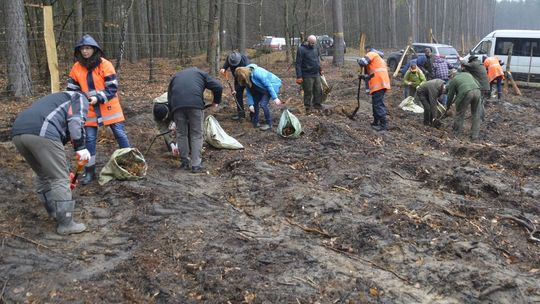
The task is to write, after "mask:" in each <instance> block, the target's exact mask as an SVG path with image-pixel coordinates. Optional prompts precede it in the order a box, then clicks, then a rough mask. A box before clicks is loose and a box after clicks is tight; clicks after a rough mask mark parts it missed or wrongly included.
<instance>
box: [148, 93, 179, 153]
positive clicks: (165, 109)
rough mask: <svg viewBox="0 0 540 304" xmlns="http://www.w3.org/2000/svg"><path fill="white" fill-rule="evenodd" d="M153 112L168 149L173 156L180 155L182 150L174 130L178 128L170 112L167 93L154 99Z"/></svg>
mask: <svg viewBox="0 0 540 304" xmlns="http://www.w3.org/2000/svg"><path fill="white" fill-rule="evenodd" d="M152 114H153V116H154V123H155V124H156V126H157V128H158V131H159V134H163V139H164V140H165V145H166V146H167V150H168V151H169V152H171V153H172V155H173V156H175V157H177V156H178V155H180V152H179V150H178V145H177V144H176V138H175V137H176V136H174V134H173V131H175V130H176V125H175V123H174V122H172V115H170V113H169V102H168V101H167V93H163V95H161V96H159V97H157V98H155V99H154V106H153V108H152ZM174 133H176V132H174Z"/></svg>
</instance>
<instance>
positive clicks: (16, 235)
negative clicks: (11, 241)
mask: <svg viewBox="0 0 540 304" xmlns="http://www.w3.org/2000/svg"><path fill="white" fill-rule="evenodd" d="M0 233H3V234H5V235H9V236H13V237H18V238H20V239H21V240H25V241H27V242H30V243H32V244H34V245H36V246H38V248H39V247H43V248H46V249H49V250H52V249H51V248H49V247H47V246H45V245H43V244H41V243H38V242H36V241H34V240H31V239H29V238H26V237H24V236H22V235H18V234H15V233H13V232H8V231H0Z"/></svg>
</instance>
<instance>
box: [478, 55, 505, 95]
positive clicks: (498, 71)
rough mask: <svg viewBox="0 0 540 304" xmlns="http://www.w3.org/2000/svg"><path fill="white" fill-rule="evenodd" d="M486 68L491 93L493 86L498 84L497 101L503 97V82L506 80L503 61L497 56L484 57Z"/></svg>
mask: <svg viewBox="0 0 540 304" xmlns="http://www.w3.org/2000/svg"><path fill="white" fill-rule="evenodd" d="M483 60H484V66H485V67H486V69H487V74H488V79H489V84H490V91H491V87H492V86H493V84H494V83H495V82H496V83H497V99H501V97H502V81H503V80H504V79H505V78H504V70H503V68H502V65H503V64H501V61H500V60H499V58H497V57H496V56H493V57H483Z"/></svg>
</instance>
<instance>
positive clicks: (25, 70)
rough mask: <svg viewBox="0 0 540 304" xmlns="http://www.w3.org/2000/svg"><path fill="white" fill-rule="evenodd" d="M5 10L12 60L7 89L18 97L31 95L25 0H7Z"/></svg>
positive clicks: (7, 46) (9, 51) (8, 47)
mask: <svg viewBox="0 0 540 304" xmlns="http://www.w3.org/2000/svg"><path fill="white" fill-rule="evenodd" d="M4 12H5V14H4V16H5V18H6V19H5V22H6V26H7V30H6V48H7V58H9V62H10V64H8V69H7V70H8V71H7V72H8V73H7V74H8V84H7V91H8V92H9V93H10V94H13V96H16V97H21V96H30V95H32V80H31V75H30V59H29V57H28V39H27V37H26V23H25V21H26V18H25V16H24V3H23V0H10V1H5V2H4Z"/></svg>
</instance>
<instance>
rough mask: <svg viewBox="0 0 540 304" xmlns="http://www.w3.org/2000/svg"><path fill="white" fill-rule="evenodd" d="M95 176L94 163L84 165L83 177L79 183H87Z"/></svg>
mask: <svg viewBox="0 0 540 304" xmlns="http://www.w3.org/2000/svg"><path fill="white" fill-rule="evenodd" d="M95 178H96V165H92V166H88V167H84V179H83V180H82V182H81V184H83V186H84V185H88V184H90V183H91V182H93V181H94V179H95Z"/></svg>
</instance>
